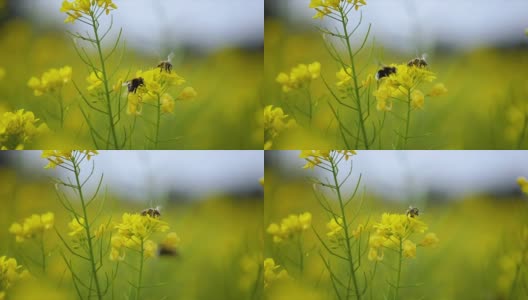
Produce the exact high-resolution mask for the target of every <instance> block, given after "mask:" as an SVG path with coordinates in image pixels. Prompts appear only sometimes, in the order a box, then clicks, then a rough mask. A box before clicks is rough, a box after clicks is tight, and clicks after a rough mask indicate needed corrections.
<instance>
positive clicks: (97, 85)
mask: <svg viewBox="0 0 528 300" xmlns="http://www.w3.org/2000/svg"><path fill="white" fill-rule="evenodd" d="M86 82H87V83H88V87H87V88H86V89H87V90H88V91H89V92H92V93H94V94H98V93H102V92H103V73H102V72H97V73H95V72H91V73H90V75H88V77H86Z"/></svg>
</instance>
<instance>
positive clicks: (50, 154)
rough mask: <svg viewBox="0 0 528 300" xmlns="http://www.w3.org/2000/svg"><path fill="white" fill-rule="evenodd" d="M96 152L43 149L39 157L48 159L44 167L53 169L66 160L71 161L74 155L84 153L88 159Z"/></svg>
mask: <svg viewBox="0 0 528 300" xmlns="http://www.w3.org/2000/svg"><path fill="white" fill-rule="evenodd" d="M97 154H99V153H98V152H97V151H96V150H44V151H42V155H41V157H42V158H45V159H47V160H48V161H49V163H48V164H47V165H46V166H45V167H44V168H45V169H50V168H51V169H54V168H55V167H57V166H60V165H62V164H64V163H65V162H67V161H72V159H73V158H74V157H75V156H76V155H84V157H85V158H86V159H87V160H90V158H92V156H94V155H97Z"/></svg>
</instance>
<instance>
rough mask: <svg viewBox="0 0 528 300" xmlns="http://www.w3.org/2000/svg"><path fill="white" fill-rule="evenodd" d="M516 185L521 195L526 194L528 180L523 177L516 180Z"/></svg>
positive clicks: (527, 191)
mask: <svg viewBox="0 0 528 300" xmlns="http://www.w3.org/2000/svg"><path fill="white" fill-rule="evenodd" d="M517 184H518V185H519V187H520V188H521V191H522V192H523V193H525V194H528V180H527V179H526V178H525V177H519V178H517Z"/></svg>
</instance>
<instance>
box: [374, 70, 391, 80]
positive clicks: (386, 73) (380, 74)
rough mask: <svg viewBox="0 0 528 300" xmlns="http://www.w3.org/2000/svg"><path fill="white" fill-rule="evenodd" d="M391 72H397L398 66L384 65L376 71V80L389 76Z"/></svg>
mask: <svg viewBox="0 0 528 300" xmlns="http://www.w3.org/2000/svg"><path fill="white" fill-rule="evenodd" d="M390 74H396V67H383V68H381V69H380V70H379V71H378V72H376V80H380V79H381V78H383V77H389V75H390Z"/></svg>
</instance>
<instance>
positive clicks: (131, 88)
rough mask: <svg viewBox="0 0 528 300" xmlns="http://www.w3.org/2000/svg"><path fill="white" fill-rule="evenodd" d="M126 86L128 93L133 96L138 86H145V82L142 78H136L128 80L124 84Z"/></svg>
mask: <svg viewBox="0 0 528 300" xmlns="http://www.w3.org/2000/svg"><path fill="white" fill-rule="evenodd" d="M126 85H127V86H128V92H129V93H134V94H135V93H136V91H137V89H138V88H139V87H140V86H142V85H145V81H144V80H143V78H142V77H138V78H134V79H132V80H130V81H129V82H127V83H126Z"/></svg>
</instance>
